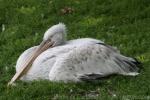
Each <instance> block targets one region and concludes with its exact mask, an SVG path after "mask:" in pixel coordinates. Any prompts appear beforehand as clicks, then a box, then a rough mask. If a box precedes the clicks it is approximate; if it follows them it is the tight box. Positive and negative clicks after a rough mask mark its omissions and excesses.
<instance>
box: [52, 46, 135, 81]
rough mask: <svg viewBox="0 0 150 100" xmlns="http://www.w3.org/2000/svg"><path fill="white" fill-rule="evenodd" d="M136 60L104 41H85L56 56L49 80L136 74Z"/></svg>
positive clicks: (76, 79)
mask: <svg viewBox="0 0 150 100" xmlns="http://www.w3.org/2000/svg"><path fill="white" fill-rule="evenodd" d="M137 71H138V67H137V61H136V60H135V59H133V58H130V57H125V56H123V55H121V54H120V53H118V52H117V51H116V50H115V49H114V48H112V47H111V46H109V45H106V44H104V43H87V44H86V43H85V44H83V45H80V46H76V47H75V48H74V49H73V50H70V51H69V52H68V53H65V54H64V55H61V56H59V57H58V58H57V61H56V63H55V64H54V66H53V68H52V70H51V72H50V74H49V76H50V80H53V81H54V80H56V81H59V80H62V81H68V80H71V81H80V80H86V79H87V80H90V79H91V80H93V79H99V78H101V77H105V76H107V75H110V74H123V75H137V74H138V73H137Z"/></svg>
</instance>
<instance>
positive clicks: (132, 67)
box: [114, 55, 141, 76]
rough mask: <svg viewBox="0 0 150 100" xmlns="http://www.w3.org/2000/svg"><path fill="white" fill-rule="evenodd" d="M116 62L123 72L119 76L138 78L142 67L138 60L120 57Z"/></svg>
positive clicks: (116, 58) (117, 57)
mask: <svg viewBox="0 0 150 100" xmlns="http://www.w3.org/2000/svg"><path fill="white" fill-rule="evenodd" d="M114 61H115V63H117V64H118V66H119V67H120V69H121V70H122V71H119V72H118V74H122V75H129V76H136V75H138V74H139V70H140V68H139V66H140V65H141V63H140V62H139V61H138V60H137V59H134V58H130V57H125V56H122V55H119V56H116V57H115V60H114Z"/></svg>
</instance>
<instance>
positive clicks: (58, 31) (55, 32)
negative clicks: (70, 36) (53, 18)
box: [43, 23, 66, 46]
mask: <svg viewBox="0 0 150 100" xmlns="http://www.w3.org/2000/svg"><path fill="white" fill-rule="evenodd" d="M65 40H66V26H65V25H64V24H63V23H59V24H57V25H54V26H52V27H50V28H49V29H48V30H47V31H46V32H45V34H44V37H43V41H51V42H53V43H54V44H53V45H54V46H57V45H61V44H63V43H64V42H65Z"/></svg>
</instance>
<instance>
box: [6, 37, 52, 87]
mask: <svg viewBox="0 0 150 100" xmlns="http://www.w3.org/2000/svg"><path fill="white" fill-rule="evenodd" d="M53 46H54V43H53V42H52V41H51V40H43V41H42V42H41V44H40V45H39V47H38V48H37V49H36V51H35V52H33V54H32V55H31V56H30V57H29V59H27V61H26V62H25V63H24V64H23V67H21V68H22V69H21V70H20V71H19V72H17V73H16V74H15V75H14V77H13V78H12V79H11V81H10V82H9V83H8V85H12V84H13V83H14V82H15V81H16V80H17V79H19V78H20V77H21V76H22V75H23V74H25V73H26V72H27V71H28V70H29V69H30V67H31V66H32V63H33V62H34V60H35V59H36V58H37V57H38V56H39V55H40V54H41V53H42V52H44V51H45V50H47V49H48V48H50V47H53Z"/></svg>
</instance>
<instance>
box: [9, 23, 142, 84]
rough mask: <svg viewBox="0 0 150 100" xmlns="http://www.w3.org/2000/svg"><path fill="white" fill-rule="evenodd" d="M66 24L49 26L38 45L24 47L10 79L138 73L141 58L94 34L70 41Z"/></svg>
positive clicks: (75, 78) (72, 78) (93, 77)
mask: <svg viewBox="0 0 150 100" xmlns="http://www.w3.org/2000/svg"><path fill="white" fill-rule="evenodd" d="M66 30H67V29H66V26H65V25H64V24H63V23H59V24H57V25H54V26H52V27H50V28H49V29H48V30H47V31H46V32H45V34H44V37H43V41H42V42H41V44H40V45H39V46H34V47H31V48H29V49H27V50H25V51H24V52H23V53H22V54H21V55H20V57H19V58H18V60H17V63H16V74H15V76H14V77H13V78H12V80H11V81H10V82H9V84H12V83H13V82H14V81H16V80H17V79H20V80H22V81H33V80H41V79H44V80H50V81H55V82H61V81H62V82H82V81H86V80H87V81H88V80H89V81H92V80H98V79H101V78H102V77H106V76H108V75H112V74H120V75H129V76H136V75H138V74H139V72H138V71H139V68H138V64H139V62H138V61H137V60H136V59H134V58H131V57H126V56H124V55H122V54H120V52H119V50H117V49H116V48H114V47H112V46H110V45H108V44H105V43H104V42H102V41H100V40H97V39H92V38H80V39H75V40H70V41H67V39H66V36H67V32H66Z"/></svg>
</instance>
